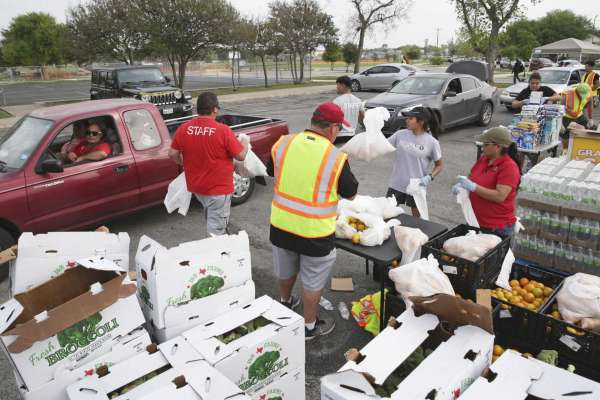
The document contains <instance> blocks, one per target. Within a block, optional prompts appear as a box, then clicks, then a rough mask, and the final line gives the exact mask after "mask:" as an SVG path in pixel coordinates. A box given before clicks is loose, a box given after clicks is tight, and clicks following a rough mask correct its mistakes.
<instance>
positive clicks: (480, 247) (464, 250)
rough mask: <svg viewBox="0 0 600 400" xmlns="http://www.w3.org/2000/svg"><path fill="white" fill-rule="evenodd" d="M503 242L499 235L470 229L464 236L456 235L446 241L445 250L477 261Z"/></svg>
mask: <svg viewBox="0 0 600 400" xmlns="http://www.w3.org/2000/svg"><path fill="white" fill-rule="evenodd" d="M500 242H502V239H501V238H500V237H499V236H496V235H491V234H487V233H476V232H475V231H469V232H467V234H466V235H464V236H456V237H453V238H450V239H448V240H446V241H445V242H444V245H443V246H442V247H443V249H444V251H446V252H447V253H450V254H452V255H453V256H457V257H462V258H464V259H466V260H469V261H477V260H478V259H480V258H481V257H483V256H484V255H485V254H486V253H487V252H488V251H490V250H491V249H493V248H494V247H496V246H497V245H498V244H500Z"/></svg>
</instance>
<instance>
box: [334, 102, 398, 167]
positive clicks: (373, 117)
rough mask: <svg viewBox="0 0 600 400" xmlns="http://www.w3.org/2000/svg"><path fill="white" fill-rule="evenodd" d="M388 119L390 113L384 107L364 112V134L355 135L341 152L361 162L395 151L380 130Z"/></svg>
mask: <svg viewBox="0 0 600 400" xmlns="http://www.w3.org/2000/svg"><path fill="white" fill-rule="evenodd" d="M389 118H390V112H389V111H388V110H387V109H385V108H384V107H376V108H372V109H369V110H367V111H366V112H365V119H364V124H365V128H366V130H365V132H363V133H359V134H357V135H355V136H354V137H353V138H352V139H350V140H349V141H348V142H347V143H346V144H345V145H344V146H342V148H341V150H342V151H343V152H344V153H346V154H348V156H350V158H352V159H356V160H363V161H371V160H372V159H374V158H376V157H379V156H382V155H384V154H387V153H391V152H393V151H396V149H395V148H394V146H392V145H391V144H390V142H388V140H387V139H386V138H385V136H384V135H383V132H381V130H382V129H383V125H384V124H385V121H387V120H388V119H389Z"/></svg>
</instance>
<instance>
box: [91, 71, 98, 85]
mask: <svg viewBox="0 0 600 400" xmlns="http://www.w3.org/2000/svg"><path fill="white" fill-rule="evenodd" d="M92 83H98V71H92Z"/></svg>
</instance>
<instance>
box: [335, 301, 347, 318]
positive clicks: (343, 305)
mask: <svg viewBox="0 0 600 400" xmlns="http://www.w3.org/2000/svg"><path fill="white" fill-rule="evenodd" d="M338 311H339V312H340V315H341V316H342V318H344V319H346V320H347V319H349V318H350V311H348V307H347V306H346V303H344V302H343V301H340V304H338Z"/></svg>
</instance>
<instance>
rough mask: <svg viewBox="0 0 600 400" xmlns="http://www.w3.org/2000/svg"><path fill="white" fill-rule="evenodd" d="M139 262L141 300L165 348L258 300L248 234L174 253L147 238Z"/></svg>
mask: <svg viewBox="0 0 600 400" xmlns="http://www.w3.org/2000/svg"><path fill="white" fill-rule="evenodd" d="M135 259H136V273H137V284H138V297H139V300H140V304H141V306H142V310H143V312H144V315H145V316H146V320H147V322H148V323H147V328H148V330H149V331H150V332H151V333H152V334H153V335H154V337H156V339H157V340H158V342H159V343H162V342H164V341H166V340H169V339H172V338H174V337H175V336H177V335H179V334H180V333H182V332H184V331H186V330H188V329H190V328H192V327H194V326H196V325H198V324H200V323H202V322H205V321H207V320H210V319H212V318H215V317H216V316H217V315H221V314H223V313H226V312H227V311H229V310H230V309H232V308H235V307H236V306H240V305H246V304H248V303H250V302H251V301H252V300H254V298H255V288H254V282H253V281H252V267H251V258H250V243H249V240H248V234H247V233H246V232H244V231H242V232H240V233H238V234H237V235H223V236H216V237H211V238H207V239H204V240H198V241H193V242H187V243H182V244H180V245H179V246H176V247H173V248H170V249H168V248H166V247H164V246H162V245H161V244H159V243H158V242H156V241H154V240H152V239H150V238H149V237H147V236H143V237H142V238H141V239H140V243H139V246H138V250H137V253H136V257H135Z"/></svg>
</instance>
